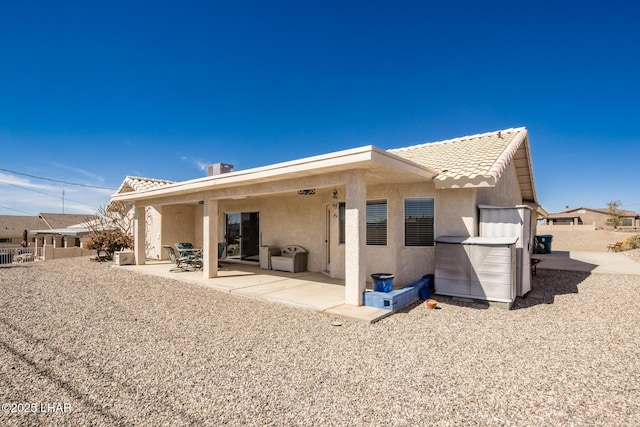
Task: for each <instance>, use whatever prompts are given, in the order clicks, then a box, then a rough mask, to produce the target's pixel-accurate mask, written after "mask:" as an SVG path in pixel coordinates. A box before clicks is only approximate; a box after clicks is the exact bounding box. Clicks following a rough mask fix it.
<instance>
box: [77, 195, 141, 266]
mask: <svg viewBox="0 0 640 427" xmlns="http://www.w3.org/2000/svg"><path fill="white" fill-rule="evenodd" d="M85 224H86V225H87V228H89V230H90V231H91V233H90V235H89V241H88V242H87V247H88V248H89V249H95V250H96V251H98V255H99V254H100V252H102V251H104V252H105V254H106V259H113V254H114V253H115V252H117V251H121V250H122V249H133V246H134V241H133V234H132V230H133V214H132V209H131V206H129V205H126V204H124V203H120V202H115V203H114V202H112V203H110V204H109V205H108V206H107V207H103V206H101V207H99V208H98V212H97V214H96V218H95V219H91V220H87V221H86V223H85Z"/></svg>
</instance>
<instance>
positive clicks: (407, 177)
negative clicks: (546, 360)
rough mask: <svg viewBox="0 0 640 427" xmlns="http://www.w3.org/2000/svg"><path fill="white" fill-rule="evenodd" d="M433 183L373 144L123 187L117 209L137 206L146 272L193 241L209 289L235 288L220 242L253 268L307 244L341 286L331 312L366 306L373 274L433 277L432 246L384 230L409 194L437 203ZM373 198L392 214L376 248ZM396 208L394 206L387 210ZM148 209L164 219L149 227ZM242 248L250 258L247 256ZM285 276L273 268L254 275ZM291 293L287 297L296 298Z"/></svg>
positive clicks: (405, 279) (312, 258)
mask: <svg viewBox="0 0 640 427" xmlns="http://www.w3.org/2000/svg"><path fill="white" fill-rule="evenodd" d="M435 175H436V172H434V171H432V170H430V169H428V168H426V167H424V166H421V165H419V164H416V163H414V162H411V161H408V160H406V159H403V158H401V157H399V156H396V155H394V154H391V153H388V152H386V151H384V150H381V149H378V148H376V147H372V146H365V147H360V148H356V149H351V150H344V151H341V152H336V153H330V154H327V155H321V156H315V157H310V158H306V159H300V160H295V161H291V162H285V163H280V164H275V165H270V166H265V167H260V168H254V169H250V170H245V171H236V172H228V173H222V174H218V175H212V176H207V177H204V178H198V179H194V180H190V181H185V182H182V183H171V184H168V183H165V182H160V183H156V182H154V183H150V184H149V185H148V186H147V185H146V184H144V183H143V184H141V185H139V186H138V185H128V186H127V185H123V187H121V189H120V190H119V192H118V194H115V195H114V196H113V197H112V201H117V202H125V203H133V204H134V206H135V216H134V217H135V220H134V230H135V235H134V237H135V241H136V242H145V244H136V247H135V252H136V254H135V260H136V263H137V264H138V267H142V266H143V265H145V264H146V263H148V262H150V261H151V259H153V256H150V253H149V251H150V248H155V249H153V250H154V251H155V253H156V254H157V257H158V258H160V259H163V258H164V255H163V254H162V253H160V252H159V251H158V246H159V245H170V246H172V245H175V244H176V243H177V242H190V243H192V244H193V246H194V247H196V248H198V249H201V251H202V254H203V260H202V264H203V269H202V271H200V272H199V273H196V274H199V275H200V278H201V279H202V280H204V281H205V282H207V283H212V282H211V281H210V280H209V279H216V278H217V277H218V276H221V277H222V278H223V280H225V282H224V283H229V282H228V280H227V279H224V278H225V277H226V276H227V274H226V273H225V272H224V271H218V269H217V268H216V266H217V260H218V250H217V249H218V245H219V244H220V243H221V242H223V243H226V245H227V246H226V252H227V253H226V257H227V258H232V257H233V258H237V260H239V261H247V262H257V261H258V260H257V255H258V250H259V248H260V247H264V246H273V247H278V248H282V247H285V246H287V245H296V246H301V247H302V248H304V249H305V250H306V251H307V252H308V254H309V255H308V265H307V269H308V270H309V271H310V272H324V273H325V274H326V276H324V277H325V280H328V278H329V277H330V278H333V279H339V280H340V281H341V284H342V285H341V286H340V291H341V292H340V293H341V295H340V302H339V303H336V304H333V305H332V306H328V307H323V308H322V309H323V310H325V309H329V308H331V307H336V306H339V305H341V304H348V305H350V306H355V307H358V306H361V305H362V304H363V292H364V290H365V288H366V282H367V277H368V276H369V274H370V273H375V272H379V271H392V272H394V274H396V281H397V282H398V284H406V283H410V282H412V281H413V280H416V279H417V278H419V277H421V276H422V275H424V274H425V273H428V271H423V265H424V264H425V259H428V258H429V257H431V258H432V257H433V250H432V249H433V248H432V247H425V248H413V247H409V248H406V247H404V244H403V240H402V239H403V237H402V236H403V228H402V223H401V222H400V221H393V222H391V224H392V226H393V227H394V228H393V229H391V231H390V232H389V234H388V236H390V237H389V238H388V239H387V231H386V228H387V216H389V217H396V216H401V215H404V214H403V211H402V206H403V200H404V197H405V195H406V194H411V195H412V196H413V197H431V198H433V197H434V189H433V183H432V178H433V177H434V176H435ZM405 191H407V193H405ZM370 200H373V201H382V202H381V203H383V206H384V212H383V214H382V215H381V216H380V217H379V218H378V219H377V221H378V222H379V223H381V224H382V225H381V227H384V229H385V231H384V242H381V243H377V246H369V247H368V245H367V241H366V236H367V227H369V226H370V224H368V223H367V217H366V211H367V203H368V201H370ZM388 203H390V204H391V205H392V208H390V210H389V211H387V204H388ZM150 210H153V211H155V212H157V216H158V218H159V219H157V220H153V221H150V220H149V216H148V214H149V212H150ZM236 216H237V217H238V218H242V219H240V220H238V221H235V222H233V224H240V228H238V229H235V228H232V225H233V224H232V221H231V220H230V219H231V218H234V217H236ZM245 216H246V218H247V220H246V222H245V221H244V218H245ZM245 224H246V225H247V227H245ZM236 241H237V242H240V244H239V246H240V249H238V247H237V245H236V244H235V242H236ZM243 248H251V250H250V251H247V252H246V253H245V252H244V250H243ZM243 268H244V267H243ZM278 274H279V273H275V272H272V271H271V270H266V271H262V272H259V274H258V273H256V274H255V275H254V276H256V277H258V279H259V278H260V277H262V278H264V277H265V276H269V277H273V276H276V277H277V275H278ZM322 276H323V274H319V275H318V276H314V277H322ZM214 283H215V282H214ZM288 283H289V284H290V283H292V282H288ZM311 283H315V282H314V281H312V282H311ZM280 285H282V284H281V283H279V284H278V283H273V284H271V286H276V287H278V286H280ZM260 286H266V284H265V285H262V284H261V285H260ZM264 289H266V287H263V288H261V289H260V290H257V292H262V291H263V290H264ZM293 289H294V288H291V290H290V291H288V292H284V293H286V294H287V295H288V298H291V295H292V293H293ZM253 291H256V290H255V289H245V290H242V291H238V290H235V291H233V292H237V293H242V292H245V293H251V292H253ZM279 293H282V291H281V290H277V291H274V292H267V293H266V294H265V296H264V297H263V298H265V299H266V298H267V297H270V298H276V296H277V295H279ZM311 299H313V298H310V300H311Z"/></svg>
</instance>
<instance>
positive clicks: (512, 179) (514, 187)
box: [478, 162, 522, 206]
mask: <svg viewBox="0 0 640 427" xmlns="http://www.w3.org/2000/svg"><path fill="white" fill-rule="evenodd" d="M478 204H479V205H492V206H515V205H521V204H522V192H521V191H520V184H519V182H518V175H517V174H516V167H515V165H514V164H513V162H512V163H510V164H509V166H508V167H507V168H506V169H505V171H504V172H503V173H502V177H501V178H500V180H499V181H498V183H497V184H496V186H495V187H492V188H479V189H478Z"/></svg>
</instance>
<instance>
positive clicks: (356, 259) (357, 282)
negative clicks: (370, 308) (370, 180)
mask: <svg viewBox="0 0 640 427" xmlns="http://www.w3.org/2000/svg"><path fill="white" fill-rule="evenodd" d="M346 189H347V191H346V209H345V302H346V303H347V304H349V305H355V306H358V305H362V302H363V292H364V291H365V288H366V275H365V273H366V263H365V250H366V244H367V240H366V227H365V221H366V209H367V187H366V182H365V179H364V177H363V176H362V175H361V174H359V173H357V171H356V173H354V174H352V175H350V176H349V178H348V179H347V185H346Z"/></svg>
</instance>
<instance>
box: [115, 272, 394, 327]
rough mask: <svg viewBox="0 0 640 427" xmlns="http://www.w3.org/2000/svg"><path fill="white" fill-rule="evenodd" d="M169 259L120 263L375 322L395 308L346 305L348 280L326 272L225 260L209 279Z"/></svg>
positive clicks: (262, 297)
mask: <svg viewBox="0 0 640 427" xmlns="http://www.w3.org/2000/svg"><path fill="white" fill-rule="evenodd" d="M173 266H174V265H173V264H171V263H170V262H168V261H158V262H149V263H148V264H145V265H129V266H117V267H118V268H124V269H128V270H131V271H134V272H137V273H140V274H149V275H155V276H159V277H166V278H169V279H175V280H179V281H182V282H186V283H192V284H197V285H200V286H205V287H208V288H211V289H215V290H217V291H222V292H227V293H231V294H234V295H238V296H242V297H246V298H253V299H259V300H264V301H269V302H273V303H278V304H284V305H288V306H292V307H296V308H301V309H305V310H312V311H317V312H322V313H326V314H329V315H334V316H338V317H343V318H346V319H350V320H355V321H360V322H366V323H373V322H375V321H377V320H380V319H382V318H384V317H387V316H389V315H391V314H393V311H391V310H384V309H380V308H375V307H366V306H351V305H347V304H345V288H344V281H342V280H339V279H332V278H330V277H328V276H326V275H324V274H322V273H313V272H303V273H287V272H281V271H273V270H261V269H260V268H259V267H258V266H253V265H247V264H234V263H225V264H224V265H223V267H222V268H221V269H219V270H218V276H217V277H213V278H209V279H208V278H205V277H204V276H203V273H202V271H178V272H170V271H169V270H171V268H172V267H173Z"/></svg>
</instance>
